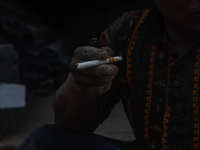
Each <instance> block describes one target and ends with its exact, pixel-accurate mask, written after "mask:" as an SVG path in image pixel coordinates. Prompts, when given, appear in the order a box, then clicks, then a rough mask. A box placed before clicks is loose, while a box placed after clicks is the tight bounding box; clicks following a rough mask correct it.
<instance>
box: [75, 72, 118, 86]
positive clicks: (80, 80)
mask: <svg viewBox="0 0 200 150" xmlns="http://www.w3.org/2000/svg"><path fill="white" fill-rule="evenodd" d="M73 77H74V82H75V83H76V85H77V86H79V85H81V86H88V87H98V86H103V85H106V84H108V83H110V82H112V80H113V79H114V76H103V77H102V76H91V75H85V74H82V75H81V76H80V74H74V75H73Z"/></svg>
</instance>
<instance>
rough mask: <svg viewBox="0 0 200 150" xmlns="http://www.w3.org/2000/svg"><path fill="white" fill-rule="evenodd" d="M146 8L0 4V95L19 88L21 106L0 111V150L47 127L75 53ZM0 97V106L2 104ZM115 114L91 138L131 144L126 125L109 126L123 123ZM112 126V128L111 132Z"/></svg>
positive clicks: (142, 2) (144, 2) (135, 3)
mask: <svg viewBox="0 0 200 150" xmlns="http://www.w3.org/2000/svg"><path fill="white" fill-rule="evenodd" d="M152 5H153V0H132V1H130V0H124V1H106V0H101V1H95V0H93V1H92V0H84V1H59V0H57V1H47V0H34V1H33V0H29V1H27V0H17V1H16V0H0V90H1V84H16V85H21V86H23V87H25V90H24V91H23V90H22V91H21V94H22V95H23V94H25V98H24V99H25V100H24V101H25V103H26V106H25V107H24V106H21V108H19V106H17V105H16V108H15V107H12V108H11V107H9V106H7V107H5V108H2V109H0V138H1V139H0V150H1V149H17V148H18V146H19V145H20V143H21V142H22V141H23V139H24V138H25V137H26V136H27V135H28V134H30V132H31V131H32V130H34V129H35V128H37V127H38V126H41V125H43V124H46V123H53V110H52V101H53V97H54V94H55V91H56V89H57V88H58V87H59V86H60V85H61V84H62V83H63V82H64V81H65V79H66V77H67V75H68V73H69V66H70V61H71V58H72V55H73V52H74V50H75V49H76V48H77V47H79V46H82V45H88V41H89V39H91V38H93V37H99V36H100V33H101V32H102V31H104V30H105V29H106V28H107V27H108V26H109V25H110V24H111V23H112V22H113V21H115V20H116V19H117V18H118V17H120V16H121V15H122V14H123V13H124V12H127V11H134V10H137V9H142V8H147V7H151V6H152ZM9 86H10V85H9ZM2 88H3V86H2ZM10 91H11V93H14V92H13V91H15V90H13V89H12V90H10ZM19 94H20V92H19ZM1 95H3V94H2V92H1V91H0V102H1V101H5V100H6V101H7V99H6V98H2V99H1ZM15 98H16V96H15ZM8 101H9V100H8ZM19 103H20V102H19ZM0 105H1V103H0ZM22 107H23V108H22ZM0 108H1V106H0ZM116 109H117V110H115V111H114V112H116V114H115V115H111V116H112V117H111V121H110V122H109V121H108V122H107V123H105V124H107V125H105V126H103V127H100V128H99V129H98V130H97V133H99V132H100V133H102V134H103V135H108V136H110V137H114V138H119V139H124V140H132V139H133V138H134V137H133V136H132V133H131V131H129V130H131V129H130V128H129V126H128V125H126V124H128V122H127V121H126V120H121V123H116V122H115V119H116V120H119V119H120V118H121V119H123V118H124V117H125V116H124V114H123V113H121V110H122V107H121V105H119V106H117V107H116ZM113 119H114V120H113ZM125 119H126V118H125ZM108 120H109V119H108ZM119 121H120V120H119ZM112 123H114V124H118V127H116V128H113V130H112V129H111V127H113V124H112ZM116 131H118V133H119V132H120V133H121V136H119V134H118V135H117V133H116Z"/></svg>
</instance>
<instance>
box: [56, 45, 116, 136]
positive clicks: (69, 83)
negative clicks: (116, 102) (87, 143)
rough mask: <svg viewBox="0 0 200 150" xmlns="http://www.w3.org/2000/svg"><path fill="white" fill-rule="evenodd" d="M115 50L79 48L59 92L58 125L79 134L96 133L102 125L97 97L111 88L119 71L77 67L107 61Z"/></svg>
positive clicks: (110, 66)
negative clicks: (87, 63)
mask: <svg viewBox="0 0 200 150" xmlns="http://www.w3.org/2000/svg"><path fill="white" fill-rule="evenodd" d="M108 55H110V56H112V55H113V51H112V50H111V49H110V48H108V47H103V48H102V49H98V48H94V47H88V46H86V47H79V48H78V49H76V51H75V52H74V56H73V59H72V62H71V73H70V74H69V76H68V78H67V80H66V82H65V83H64V84H63V86H62V87H61V88H60V89H59V90H58V91H57V94H56V96H55V100H54V104H53V105H54V112H55V123H57V124H60V125H62V126H64V127H65V128H67V129H68V130H72V131H75V132H81V133H89V132H93V131H94V130H95V129H96V127H97V126H98V122H99V121H98V111H97V105H96V96H99V95H102V94H104V93H105V92H107V91H108V90H109V89H110V86H111V83H112V80H113V78H114V77H115V75H116V74H117V73H118V68H117V67H116V66H115V65H111V64H104V65H100V66H96V67H92V68H86V69H81V70H76V69H75V68H74V65H75V64H76V63H79V62H82V61H84V60H94V59H99V60H102V59H106V58H107V57H108Z"/></svg>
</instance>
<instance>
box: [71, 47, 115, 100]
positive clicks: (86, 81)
mask: <svg viewBox="0 0 200 150" xmlns="http://www.w3.org/2000/svg"><path fill="white" fill-rule="evenodd" d="M108 56H113V50H112V49H110V48H109V47H103V48H102V49H98V48H95V47H89V46H85V47H79V48H77V49H76V51H75V52H74V56H73V59H72V62H71V74H72V76H73V78H74V82H75V84H76V87H77V89H78V90H79V92H80V93H81V94H82V95H84V96H89V97H90V96H99V95H102V94H104V93H105V92H107V91H108V90H109V89H110V86H111V84H112V80H113V78H114V77H115V76H116V75H117V73H118V68H117V67H116V66H115V65H112V64H103V65H99V66H95V67H90V68H85V69H80V70H78V69H75V68H74V65H75V64H76V63H80V62H83V61H89V60H103V59H106V58H107V57H108Z"/></svg>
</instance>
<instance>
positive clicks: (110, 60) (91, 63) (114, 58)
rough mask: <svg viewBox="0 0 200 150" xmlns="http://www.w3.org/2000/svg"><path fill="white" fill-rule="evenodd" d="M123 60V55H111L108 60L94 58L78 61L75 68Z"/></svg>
mask: <svg viewBox="0 0 200 150" xmlns="http://www.w3.org/2000/svg"><path fill="white" fill-rule="evenodd" d="M122 60H123V58H122V56H115V57H109V58H107V59H106V60H92V61H87V62H82V63H77V64H75V68H76V69H84V68H89V67H94V66H98V65H101V64H107V63H113V62H118V61H122Z"/></svg>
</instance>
